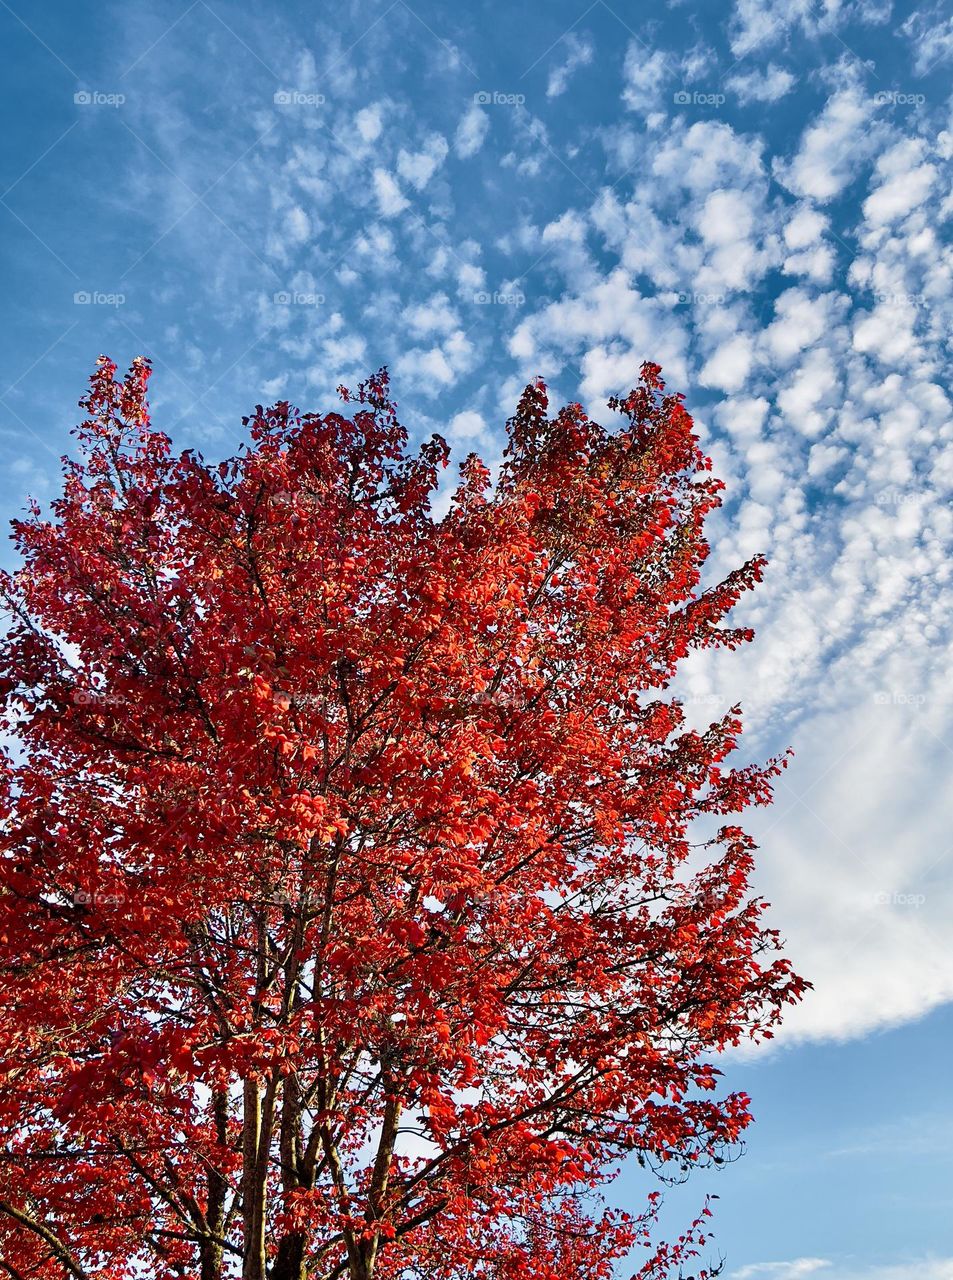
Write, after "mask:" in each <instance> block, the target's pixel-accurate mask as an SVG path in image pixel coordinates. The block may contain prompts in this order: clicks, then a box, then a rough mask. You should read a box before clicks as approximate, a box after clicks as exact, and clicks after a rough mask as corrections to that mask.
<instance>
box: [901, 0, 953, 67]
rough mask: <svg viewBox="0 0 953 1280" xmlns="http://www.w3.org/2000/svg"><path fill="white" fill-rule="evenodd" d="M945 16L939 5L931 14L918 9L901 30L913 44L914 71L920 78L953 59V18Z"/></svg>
mask: <svg viewBox="0 0 953 1280" xmlns="http://www.w3.org/2000/svg"><path fill="white" fill-rule="evenodd" d="M943 14H944V10H943V9H942V7H941V6H939V5H938V6H936V8H934V9H933V10H932V11H930V12H926V11H924V10H922V9H918V10H917V11H916V12H914V13H912V14H911V15H910V16H909V17H908V18H907V19H906V21H905V22H904V23H903V25H902V26H901V28H900V30H901V31H902V32H903V34H904V35H905V36H906V37H907V39H908V40H910V42H911V43H912V44H913V47H914V51H915V60H914V70H915V71H916V73H917V75H918V76H925V75H926V74H927V72H928V71H932V70H934V68H936V67H938V66H939V65H940V64H941V63H943V62H946V61H948V60H949V59H950V58H953V18H951V17H948V16H947V17H944V16H943Z"/></svg>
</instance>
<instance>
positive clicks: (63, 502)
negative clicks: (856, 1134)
mask: <svg viewBox="0 0 953 1280" xmlns="http://www.w3.org/2000/svg"><path fill="white" fill-rule="evenodd" d="M148 375H149V365H148V362H147V361H145V360H137V361H136V362H135V364H134V365H133V367H132V369H131V371H130V373H129V374H128V375H127V376H126V377H125V379H119V378H117V377H116V368H115V365H113V364H112V363H111V362H109V361H108V360H106V359H105V358H103V359H101V360H100V362H99V366H98V370H97V372H96V373H95V375H94V377H93V378H92V382H91V391H90V392H89V394H88V395H87V396H86V398H85V399H84V401H83V402H82V403H83V407H84V409H85V411H86V414H87V420H86V421H85V423H84V424H83V426H82V427H81V428H79V429H78V431H77V436H78V439H79V445H80V449H79V457H78V460H75V461H67V462H66V464H65V467H66V470H65V480H64V487H63V492H62V496H61V497H59V498H57V499H56V501H55V502H54V503H53V504H52V511H51V513H50V516H49V518H45V517H44V516H43V513H42V512H41V510H40V508H39V507H38V506H37V505H36V504H33V506H32V507H31V510H30V512H29V514H28V518H26V519H24V520H20V521H15V522H14V533H15V540H16V543H17V545H18V548H19V551H20V553H21V556H22V562H23V563H22V568H20V569H19V570H18V571H17V572H15V573H14V574H12V575H6V576H5V577H4V578H3V581H2V591H3V594H4V596H5V599H6V604H7V607H8V609H9V610H10V613H11V619H12V620H11V624H10V626H9V629H8V632H7V634H6V636H5V639H4V640H3V642H2V658H0V672H2V677H3V683H2V692H3V694H4V696H5V702H6V708H7V710H6V720H7V726H8V731H9V734H10V736H11V741H12V745H11V747H10V751H9V754H8V756H7V759H6V762H5V767H4V777H5V786H4V790H3V796H2V803H3V815H2V823H0V833H2V844H0V978H2V993H0V994H2V1009H0V1085H2V1092H0V1098H2V1100H0V1258H2V1270H3V1272H4V1273H5V1274H7V1275H8V1276H10V1277H13V1280H26V1277H30V1280H54V1278H55V1280H60V1277H64V1276H72V1277H76V1278H77V1280H82V1278H90V1280H91V1278H92V1277H97V1278H101V1280H107V1278H108V1280H120V1278H121V1280H133V1278H134V1277H138V1276H142V1275H148V1276H151V1277H155V1278H156V1280H173V1278H176V1277H197V1276H200V1277H201V1280H224V1278H225V1277H231V1276H241V1277H243V1280H263V1277H266V1276H267V1277H270V1280H304V1278H305V1277H311V1278H313V1280H333V1278H335V1277H348V1278H349V1280H371V1277H375V1280H403V1278H411V1277H420V1280H424V1278H426V1280H459V1278H461V1277H465V1276H477V1277H485V1278H487V1280H490V1278H492V1280H515V1278H516V1277H524V1276H529V1275H532V1276H533V1277H535V1278H536V1280H570V1278H571V1280H595V1278H596V1277H605V1276H609V1275H610V1274H611V1273H612V1271H613V1266H614V1263H615V1262H616V1261H618V1260H619V1259H622V1258H625V1257H628V1256H630V1255H631V1254H633V1252H634V1253H635V1255H636V1258H637V1261H636V1262H635V1264H634V1265H635V1266H636V1267H639V1266H640V1260H639V1258H638V1255H639V1252H640V1250H641V1253H642V1258H643V1259H644V1265H642V1266H641V1271H640V1274H641V1275H644V1276H656V1275H664V1274H669V1271H670V1268H673V1267H677V1266H679V1265H681V1264H682V1263H683V1262H684V1260H685V1259H686V1258H688V1257H690V1256H693V1255H697V1252H698V1249H699V1245H700V1243H701V1242H702V1241H703V1240H704V1228H703V1227H702V1226H700V1225H699V1224H700V1223H701V1221H702V1219H701V1217H700V1218H699V1224H696V1225H695V1226H694V1227H693V1228H692V1229H690V1230H689V1231H688V1232H687V1233H686V1234H685V1236H683V1238H682V1239H680V1240H679V1241H677V1242H675V1243H674V1244H672V1245H669V1246H662V1247H657V1246H654V1245H652V1244H650V1236H651V1229H652V1225H653V1208H652V1206H653V1203H654V1199H655V1197H656V1195H657V1193H653V1194H652V1196H650V1197H649V1204H648V1205H647V1207H646V1208H645V1210H644V1211H639V1212H633V1213H632V1214H626V1213H621V1212H616V1211H612V1210H608V1209H605V1208H603V1207H600V1203H601V1202H600V1201H599V1199H598V1196H597V1191H598V1188H599V1187H600V1184H602V1183H604V1182H605V1181H606V1180H608V1179H609V1178H610V1177H611V1176H612V1171H613V1170H614V1169H615V1168H617V1165H618V1161H619V1160H620V1159H621V1158H622V1157H624V1156H626V1155H627V1154H629V1153H634V1154H635V1155H636V1156H637V1158H638V1159H639V1160H640V1161H641V1162H642V1163H644V1164H647V1165H649V1166H651V1167H653V1168H655V1169H656V1170H657V1171H659V1172H661V1173H662V1174H663V1175H664V1174H666V1173H673V1174H676V1175H678V1174H680V1173H681V1172H683V1171H686V1170H688V1169H690V1168H692V1167H693V1166H695V1165H697V1164H699V1163H705V1162H708V1161H711V1160H717V1159H720V1158H722V1157H723V1155H724V1153H725V1151H726V1149H728V1150H730V1148H731V1146H732V1144H734V1143H735V1142H736V1140H737V1138H738V1136H739V1134H740V1133H741V1131H742V1130H743V1129H744V1127H745V1125H746V1124H747V1123H748V1121H749V1118H750V1117H749V1100H748V1098H747V1097H746V1096H745V1095H743V1094H733V1095H731V1096H728V1097H723V1098H717V1097H716V1096H715V1091H716V1090H717V1075H718V1072H717V1070H716V1069H715V1067H714V1066H713V1064H712V1062H711V1058H712V1057H713V1055H716V1054H717V1052H718V1051H719V1050H720V1049H722V1048H723V1047H724V1046H726V1045H734V1044H737V1043H738V1042H739V1041H740V1040H741V1039H742V1038H743V1037H745V1038H747V1037H755V1038H757V1037H758V1036H760V1035H769V1034H770V1027H771V1025H772V1024H773V1023H774V1022H776V1021H777V1019H778V1018H779V1016H780V1013H781V1010H782V1008H783V1006H784V1004H785V1003H786V1002H787V1001H789V1000H792V999H796V998H797V997H798V995H799V994H800V993H801V991H802V989H803V986H804V984H803V983H802V981H801V980H800V979H799V978H797V977H796V976H795V975H794V974H793V973H792V972H791V970H790V968H789V966H788V964H787V962H786V961H785V960H783V959H781V958H779V955H778V940H777V938H776V935H775V934H774V933H773V931H771V930H769V929H766V928H765V927H764V925H763V923H762V919H761V917H762V909H763V906H764V904H763V903H762V902H760V901H758V900H757V899H754V898H753V897H752V895H751V891H750V889H749V884H748V881H749V873H750V870H751V866H752V843H751V841H750V839H749V838H748V837H747V836H746V835H745V834H744V833H743V831H742V830H741V829H740V828H739V827H737V826H735V825H725V826H722V827H721V829H720V831H719V833H718V835H717V836H716V837H715V838H714V839H712V840H709V841H706V842H704V843H703V844H701V845H700V846H699V845H697V844H696V845H693V844H692V843H691V836H692V830H691V829H692V824H693V821H694V820H695V819H697V818H700V817H706V818H707V820H708V821H711V815H729V814H734V813H737V812H738V811H740V810H742V809H744V808H745V807H746V806H747V805H749V804H751V803H764V802H766V801H767V800H768V799H769V796H770V779H771V777H772V776H773V775H774V774H776V772H777V770H778V768H779V762H778V761H772V762H770V763H769V764H768V765H767V766H765V767H753V766H745V767H733V766H731V765H729V764H728V763H727V760H728V757H729V756H731V755H732V753H733V751H734V749H735V746H736V741H737V738H738V734H739V731H740V723H739V712H738V709H737V708H732V709H731V710H729V711H728V712H727V713H726V714H725V715H724V716H723V718H721V719H719V720H717V721H716V722H715V723H713V724H711V725H710V726H709V727H708V728H707V729H705V731H704V732H695V731H691V730H689V729H688V728H686V726H685V724H684V716H683V712H682V709H681V708H680V705H679V703H678V701H677V699H675V698H673V697H671V696H669V697H668V698H667V699H666V698H663V697H661V696H660V695H661V692H662V691H663V690H665V688H666V686H667V685H668V684H669V682H670V681H671V679H672V677H673V675H674V673H675V671H676V668H677V666H678V664H679V662H680V660H681V659H682V658H684V656H685V655H686V654H687V653H688V652H689V651H690V650H692V649H697V648H700V647H706V646H711V645H728V646H730V647H734V646H736V645H738V644H739V643H740V642H742V641H744V640H746V639H748V638H749V633H748V632H747V631H746V630H743V629H737V628H732V627H730V626H727V625H723V620H724V619H725V616H726V614H727V613H728V612H729V610H730V609H731V607H732V605H733V604H734V603H735V602H736V600H737V599H738V597H739V595H740V594H741V593H742V592H743V591H745V590H746V589H748V588H749V587H751V586H752V585H753V584H754V583H755V582H756V581H757V580H758V578H759V576H760V574H761V570H762V563H761V561H760V560H753V561H752V562H750V563H749V564H746V565H745V566H744V567H743V568H740V569H739V570H738V571H737V572H735V573H732V574H731V575H730V576H729V577H728V578H727V579H726V580H725V581H724V582H722V583H720V584H718V585H714V586H711V587H708V588H707V589H703V588H702V587H701V585H700V582H701V576H700V575H701V568H702V565H703V562H704V560H705V558H706V555H707V552H708V547H707V544H706V542H705V539H704V535H703V522H704V520H705V517H706V515H707V514H708V513H709V512H710V511H711V510H712V508H714V507H715V506H717V504H718V502H719V490H720V487H721V486H720V484H719V482H717V481H716V480H714V479H713V478H712V477H711V475H710V464H709V463H708V461H707V459H706V458H704V457H703V455H702V454H701V452H700V451H699V448H698V444H697V440H696V437H695V435H694V434H693V429H692V421H691V418H690V417H689V414H688V413H687V412H686V410H685V408H684V406H683V403H682V397H681V396H675V395H671V394H666V393H665V390H664V384H663V382H662V380H661V377H660V370H659V368H658V366H656V365H651V364H647V365H645V366H644V368H643V370H642V375H641V381H640V384H639V386H638V388H637V389H636V390H634V391H632V392H631V394H630V395H628V396H627V397H626V398H625V399H624V400H618V401H611V402H610V406H611V408H612V409H614V410H617V411H618V413H619V415H620V421H621V424H622V425H621V427H620V429H618V430H616V431H614V432H612V431H607V430H605V429H604V428H603V427H601V426H599V425H597V424H596V423H594V422H591V421H589V420H588V419H587V417H586V416H585V414H584V413H583V411H582V409H581V408H580V406H579V405H569V406H568V407H566V408H564V409H563V410H561V411H560V412H559V413H558V414H557V415H556V416H555V417H553V418H550V417H548V416H547V399H546V392H545V388H544V387H543V385H542V384H541V383H536V384H535V385H532V386H530V387H528V388H527V389H526V391H525V392H524V394H523V396H522V398H521V400H520V402H519V406H518V409H517V411H516V413H515V415H514V417H513V418H512V419H511V420H510V422H509V423H508V440H509V443H508V449H507V452H506V456H505V460H504V463H503V466H502V470H501V473H500V475H499V478H498V481H497V482H496V483H495V484H492V485H491V483H490V476H489V473H488V470H487V468H486V467H485V466H484V465H483V464H482V463H481V462H480V461H479V460H478V459H477V458H476V457H475V456H472V457H470V458H468V459H467V461H466V462H465V464H464V465H463V467H462V469H461V477H462V478H461V481H460V484H459V487H458V488H457V489H456V492H455V494H454V496H453V499H452V503H451V505H450V507H449V510H448V513H447V514H446V515H445V516H443V517H442V518H439V519H438V518H436V517H435V516H434V515H433V514H432V511H431V507H430V498H431V497H432V495H433V493H434V489H435V486H436V485H437V483H438V479H439V473H440V470H441V468H442V467H443V466H445V465H446V462H447V456H448V450H447V447H446V445H445V444H444V442H443V441H442V440H441V439H439V438H438V437H435V438H434V439H433V440H431V441H430V442H428V443H425V444H424V445H423V446H422V447H421V448H420V449H419V450H418V451H417V452H416V453H411V452H409V451H408V448H407V435H406V432H405V431H404V429H403V428H402V427H401V426H400V425H399V423H398V421H397V418H396V416H395V411H394V406H393V404H392V402H391V401H390V400H389V398H388V385H387V378H386V373H384V372H382V373H380V374H378V376H377V377H375V378H373V379H371V380H370V381H369V382H367V383H366V384H363V385H362V387H361V388H360V391H359V393H358V394H357V395H356V396H351V395H349V393H348V392H346V391H345V390H344V389H343V388H342V391H341V394H342V397H343V400H344V402H345V403H344V409H345V411H346V412H345V413H329V414H326V415H324V416H318V415H314V414H299V413H298V412H296V411H295V410H293V409H292V408H291V407H290V406H289V405H288V404H286V403H279V404H277V405H275V406H274V407H273V408H271V409H269V410H264V409H262V408H261V407H259V408H258V409H257V410H256V412H255V414H254V416H253V417H252V418H250V419H248V420H246V422H247V425H248V426H249V427H250V444H249V445H247V446H246V447H244V449H243V451H242V452H241V453H240V455H239V456H238V457H236V458H234V459H232V460H230V461H226V462H223V463H221V464H219V465H217V466H212V465H207V464H206V463H205V462H204V461H203V460H202V459H201V458H199V457H198V456H196V455H195V454H193V453H191V452H187V453H184V454H182V455H180V456H176V455H174V454H173V453H172V450H171V447H170V442H169V440H168V438H167V437H166V436H164V435H163V434H161V433H160V432H158V431H156V430H155V429H153V428H152V427H151V426H150V425H149V419H148V415H147V409H146V399H145V394H146V383H147V379H148ZM347 414H351V416H347ZM716 826H717V820H716V822H715V823H714V824H713V825H712V826H711V828H710V829H711V830H714V829H715V827H716ZM706 1212H707V1211H706ZM701 1274H705V1273H704V1272H702V1273H701Z"/></svg>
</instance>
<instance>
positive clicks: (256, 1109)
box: [242, 1080, 268, 1280]
mask: <svg viewBox="0 0 953 1280" xmlns="http://www.w3.org/2000/svg"><path fill="white" fill-rule="evenodd" d="M243 1100H244V1113H243V1129H242V1254H243V1258H242V1280H265V1193H266V1190H267V1176H264V1175H266V1171H267V1159H268V1153H267V1149H266V1151H265V1160H264V1164H265V1170H262V1169H261V1168H260V1164H261V1163H262V1162H261V1161H260V1160H259V1155H260V1151H261V1146H262V1142H261V1137H262V1114H261V1094H260V1092H259V1089H258V1081H257V1080H246V1081H245V1085H244V1094H243Z"/></svg>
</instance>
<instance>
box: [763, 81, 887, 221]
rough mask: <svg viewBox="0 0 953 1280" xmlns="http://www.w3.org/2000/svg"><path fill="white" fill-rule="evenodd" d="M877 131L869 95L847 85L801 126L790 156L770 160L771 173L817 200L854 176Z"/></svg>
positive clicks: (798, 192)
mask: <svg viewBox="0 0 953 1280" xmlns="http://www.w3.org/2000/svg"><path fill="white" fill-rule="evenodd" d="M879 134H880V129H879V127H878V123H877V120H876V108H875V106H874V104H873V102H872V100H871V99H869V98H867V97H866V96H865V95H864V94H863V93H862V91H861V89H860V88H859V87H858V86H857V85H855V84H851V85H848V86H846V87H845V88H843V89H841V90H839V91H838V92H836V93H834V94H832V96H831V97H830V98H828V100H827V103H826V105H825V107H824V109H823V111H822V112H821V114H820V116H819V117H818V119H817V120H816V121H814V123H812V124H810V125H808V127H807V128H806V129H805V130H804V133H803V135H802V137H801V144H800V147H799V149H798V152H797V154H796V155H795V156H794V158H793V160H791V161H790V162H783V161H779V162H778V163H777V164H776V166H775V176H776V177H778V178H779V180H780V181H781V182H782V183H783V184H784V185H785V186H786V187H787V188H788V189H789V190H790V191H793V192H794V194H795V195H798V196H806V197H809V198H810V199H813V200H817V201H818V202H819V203H821V204H823V203H824V202H825V201H828V200H831V199H833V197H834V196H837V195H840V193H841V192H842V191H843V190H844V188H845V187H846V186H847V185H848V184H849V183H850V182H851V181H852V180H853V179H854V177H855V176H856V175H857V173H858V172H859V170H860V167H861V165H862V164H863V163H864V161H865V160H867V159H868V158H869V157H870V156H871V155H872V154H873V153H874V151H875V150H876V147H877V145H878V140H879Z"/></svg>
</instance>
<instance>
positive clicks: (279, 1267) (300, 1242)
mask: <svg viewBox="0 0 953 1280" xmlns="http://www.w3.org/2000/svg"><path fill="white" fill-rule="evenodd" d="M304 1246H305V1238H304V1234H303V1233H302V1232H300V1231H293V1232H289V1233H288V1235H285V1236H282V1238H281V1241H280V1242H279V1244H278V1256H277V1257H276V1258H275V1260H274V1262H273V1263H272V1267H271V1272H270V1275H269V1280H307V1274H308V1273H307V1271H306V1270H305V1265H304Z"/></svg>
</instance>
